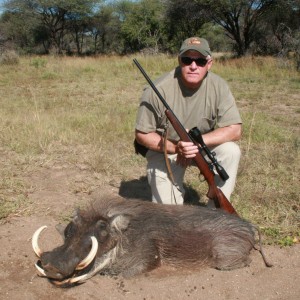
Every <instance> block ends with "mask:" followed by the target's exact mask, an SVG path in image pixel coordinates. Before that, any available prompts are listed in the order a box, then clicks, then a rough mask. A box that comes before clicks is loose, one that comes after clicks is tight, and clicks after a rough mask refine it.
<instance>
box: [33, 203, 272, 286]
mask: <svg viewBox="0 0 300 300" xmlns="http://www.w3.org/2000/svg"><path fill="white" fill-rule="evenodd" d="M45 227H46V226H44V227H41V228H40V229H38V230H37V231H36V232H35V234H34V235H33V238H32V245H33V248H34V251H35V253H36V254H37V255H38V256H39V258H40V260H39V261H38V262H37V264H36V267H37V269H38V272H39V275H41V276H45V277H47V278H49V279H50V280H51V282H52V283H54V284H56V285H59V286H63V287H67V286H71V285H73V284H75V283H82V282H84V281H85V280H87V279H89V278H91V277H92V276H94V275H95V274H97V273H102V274H110V275H117V274H121V275H123V276H125V277H130V276H134V275H137V274H140V273H143V272H147V271H150V270H153V269H154V268H157V267H158V266H160V265H162V264H166V265H171V266H174V267H184V268H195V267H200V266H210V267H213V268H217V269H220V270H231V269H235V268H241V267H244V266H247V265H249V263H250V259H249V254H250V251H251V249H252V248H253V247H254V244H255V227H254V225H252V224H251V223H249V222H247V221H245V220H242V219H241V218H239V217H238V216H235V215H231V214H228V213H226V212H224V211H222V210H212V209H208V208H205V207H200V206H188V205H178V206H177V205H161V204H155V203H152V202H146V201H139V200H124V199H119V198H117V199H109V200H102V201H96V202H95V203H93V204H92V206H91V208H90V209H89V210H86V211H78V212H77V214H76V216H75V217H74V218H73V220H72V221H71V222H70V223H69V224H68V225H67V226H66V228H65V229H64V244H63V245H62V246H60V247H57V248H55V249H54V250H53V251H50V252H42V251H41V249H40V248H39V246H38V237H39V235H40V232H41V231H42V230H43V229H44V228H45ZM263 257H264V256H263ZM265 262H266V261H265ZM266 264H267V262H266ZM267 265H268V264H267Z"/></svg>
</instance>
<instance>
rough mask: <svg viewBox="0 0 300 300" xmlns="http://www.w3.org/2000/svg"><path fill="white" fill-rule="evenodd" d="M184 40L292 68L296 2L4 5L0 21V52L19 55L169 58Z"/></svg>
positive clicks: (298, 39) (299, 31) (32, 0)
mask: <svg viewBox="0 0 300 300" xmlns="http://www.w3.org/2000/svg"><path fill="white" fill-rule="evenodd" d="M190 36H201V37H204V38H206V39H207V40H208V41H209V43H210V45H211V48H212V51H214V52H232V53H233V54H234V55H236V56H238V57H241V56H244V55H249V54H251V55H277V56H288V55H290V54H291V53H292V54H293V56H295V57H298V60H297V62H298V63H299V60H300V59H299V53H300V50H299V48H300V0H262V1H254V0H249V1H246V0H236V1H231V0H190V1H186V0H162V1H159V0H136V1H133V0H131V1H130V0H119V1H105V0H26V1H24V0H6V1H5V2H4V4H3V6H2V14H1V16H0V50H1V52H4V51H6V50H15V51H17V52H18V53H19V54H66V55H97V54H120V55H125V54H130V53H135V52H143V53H146V54H148V53H149V54H153V53H159V52H160V53H161V52H163V53H171V54H172V53H177V51H178V48H179V47H180V44H181V43H182V41H183V40H184V39H185V38H187V37H190ZM299 64H300V63H299ZM298 67H299V65H298Z"/></svg>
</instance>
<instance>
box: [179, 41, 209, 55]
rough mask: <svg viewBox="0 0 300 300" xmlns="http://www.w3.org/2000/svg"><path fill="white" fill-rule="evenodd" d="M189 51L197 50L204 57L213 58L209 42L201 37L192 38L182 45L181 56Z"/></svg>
mask: <svg viewBox="0 0 300 300" xmlns="http://www.w3.org/2000/svg"><path fill="white" fill-rule="evenodd" d="M188 50H195V51H198V52H199V53H201V54H202V55H204V56H205V57H208V56H211V51H210V48H209V44H208V41H207V40H206V39H203V38H199V37H190V38H188V39H186V40H184V42H183V43H182V45H181V48H180V50H179V56H182V54H183V53H185V52H186V51H188Z"/></svg>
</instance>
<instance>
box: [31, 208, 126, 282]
mask: <svg viewBox="0 0 300 300" xmlns="http://www.w3.org/2000/svg"><path fill="white" fill-rule="evenodd" d="M118 221H120V220H119V219H118V218H111V219H110V220H107V219H105V218H99V216H97V217H96V216H94V217H93V216H91V214H88V215H86V214H85V212H83V211H77V213H76V216H75V217H74V218H73V220H72V221H71V222H70V223H69V224H68V225H67V226H66V227H65V229H64V231H63V238H64V244H63V245H62V246H60V247H57V248H55V249H54V250H52V251H50V252H43V251H42V250H41V248H40V247H39V245H38V239H39V236H40V234H41V232H42V231H43V230H44V229H46V228H47V226H42V227H41V228H39V229H38V230H37V231H36V232H35V233H34V235H33V237H32V247H33V250H34V252H35V253H36V255H37V256H38V257H39V261H38V262H37V263H36V265H35V266H36V268H37V270H38V273H39V275H40V276H45V277H47V278H48V279H49V280H50V281H51V282H52V283H53V284H55V285H58V286H61V287H67V286H71V285H73V284H75V283H82V282H84V281H85V280H87V279H88V278H90V277H92V276H93V275H94V274H95V273H97V272H98V271H99V268H100V269H101V264H103V263H104V264H106V263H107V261H106V257H105V253H107V252H108V251H109V250H111V249H113V248H114V247H115V246H116V242H117V238H114V236H115V232H114V231H115V228H112V227H111V226H110V225H111V224H116V222H118ZM121 223H122V222H121ZM121 225H122V224H121ZM97 257H98V258H99V257H101V259H100V260H98V261H97V264H95V262H96V260H97ZM108 259H110V258H108Z"/></svg>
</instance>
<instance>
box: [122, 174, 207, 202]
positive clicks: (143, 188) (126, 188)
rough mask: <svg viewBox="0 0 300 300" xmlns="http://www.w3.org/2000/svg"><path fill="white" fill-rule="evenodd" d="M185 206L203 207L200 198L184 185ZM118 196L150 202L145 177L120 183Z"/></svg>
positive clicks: (149, 193) (148, 188) (149, 192)
mask: <svg viewBox="0 0 300 300" xmlns="http://www.w3.org/2000/svg"><path fill="white" fill-rule="evenodd" d="M184 189H185V197H184V202H185V203H186V204H193V205H204V204H203V203H200V199H201V196H200V195H199V193H198V192H197V191H196V190H195V189H193V188H192V187H190V186H187V185H184ZM119 195H120V196H121V197H124V198H135V199H140V200H145V201H151V189H150V186H149V184H148V181H147V177H146V176H141V177H140V178H139V179H133V180H130V181H122V182H121V184H120V188H119Z"/></svg>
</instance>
